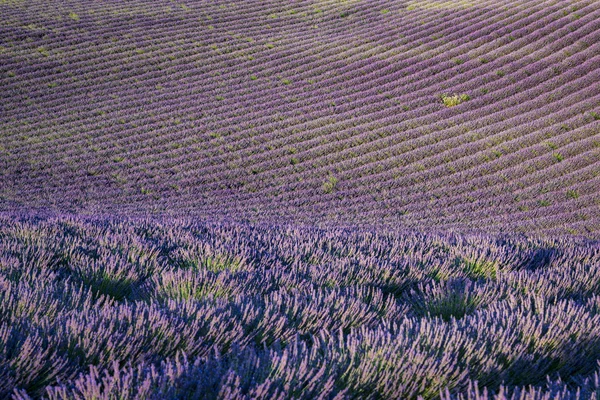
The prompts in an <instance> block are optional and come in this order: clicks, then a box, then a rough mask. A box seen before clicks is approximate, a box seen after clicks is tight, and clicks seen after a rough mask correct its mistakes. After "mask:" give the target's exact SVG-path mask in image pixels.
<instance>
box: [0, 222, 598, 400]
mask: <svg viewBox="0 0 600 400" xmlns="http://www.w3.org/2000/svg"><path fill="white" fill-rule="evenodd" d="M599 290H600V243H599V242H597V241H596V242H594V241H590V240H589V239H574V238H570V239H548V238H545V237H529V238H525V237H522V236H504V237H492V236H485V235H453V234H415V233H406V232H400V231H387V232H382V231H369V230H356V229H353V230H348V229H327V230H323V229H315V228H296V227H280V228H272V227H268V226H265V227H260V226H251V225H243V224H239V223H235V224H224V223H220V224H212V223H197V222H193V223H191V222H188V221H184V220H176V219H168V218H164V219H161V220H160V221H156V220H154V221H150V220H135V219H130V220H125V219H102V218H90V217H88V218H82V217H77V218H75V217H72V216H50V217H48V216H39V215H38V216H32V215H31V214H27V215H1V216H0V397H1V398H7V397H10V396H11V395H12V396H13V398H15V399H31V398H48V399H89V400H91V399H95V400H99V399H123V400H125V399H182V398H197V399H274V398H280V399H284V398H285V399H287V398H290V399H291V398H294V399H317V398H318V399H346V398H361V399H391V398H398V399H408V398H417V397H419V398H424V399H432V398H442V399H588V398H597V396H598V394H600V369H599V365H598V360H600V330H599V329H598V326H599V324H600V297H599V296H598V293H599ZM594 396H595V397H594Z"/></svg>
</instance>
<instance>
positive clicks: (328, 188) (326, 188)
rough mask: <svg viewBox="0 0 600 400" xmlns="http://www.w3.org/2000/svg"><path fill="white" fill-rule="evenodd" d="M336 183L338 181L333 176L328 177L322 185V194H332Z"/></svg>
mask: <svg viewBox="0 0 600 400" xmlns="http://www.w3.org/2000/svg"><path fill="white" fill-rule="evenodd" d="M337 183H338V180H337V178H336V177H335V176H333V175H329V178H327V181H325V182H324V183H323V186H322V188H323V192H325V193H331V192H333V190H334V189H335V187H336V185H337Z"/></svg>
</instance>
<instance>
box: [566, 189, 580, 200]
mask: <svg viewBox="0 0 600 400" xmlns="http://www.w3.org/2000/svg"><path fill="white" fill-rule="evenodd" d="M567 198H568V199H577V198H579V193H577V191H576V190H573V189H569V190H567Z"/></svg>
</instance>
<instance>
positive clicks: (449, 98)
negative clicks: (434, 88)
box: [441, 94, 471, 107]
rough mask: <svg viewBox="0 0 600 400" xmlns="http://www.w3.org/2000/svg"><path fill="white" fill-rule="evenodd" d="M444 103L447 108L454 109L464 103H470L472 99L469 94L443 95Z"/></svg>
mask: <svg viewBox="0 0 600 400" xmlns="http://www.w3.org/2000/svg"><path fill="white" fill-rule="evenodd" d="M441 99H442V102H443V103H444V105H445V106H446V107H454V106H457V105H459V104H460V103H462V102H464V101H468V100H470V99H471V97H470V96H469V95H468V94H454V95H447V94H442V95H441Z"/></svg>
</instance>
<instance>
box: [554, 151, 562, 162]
mask: <svg viewBox="0 0 600 400" xmlns="http://www.w3.org/2000/svg"><path fill="white" fill-rule="evenodd" d="M552 156H553V157H554V159H555V160H556V161H558V162H560V161H562V160H564V159H565V157H564V156H563V155H562V154H560V153H554V154H553V155H552Z"/></svg>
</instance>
